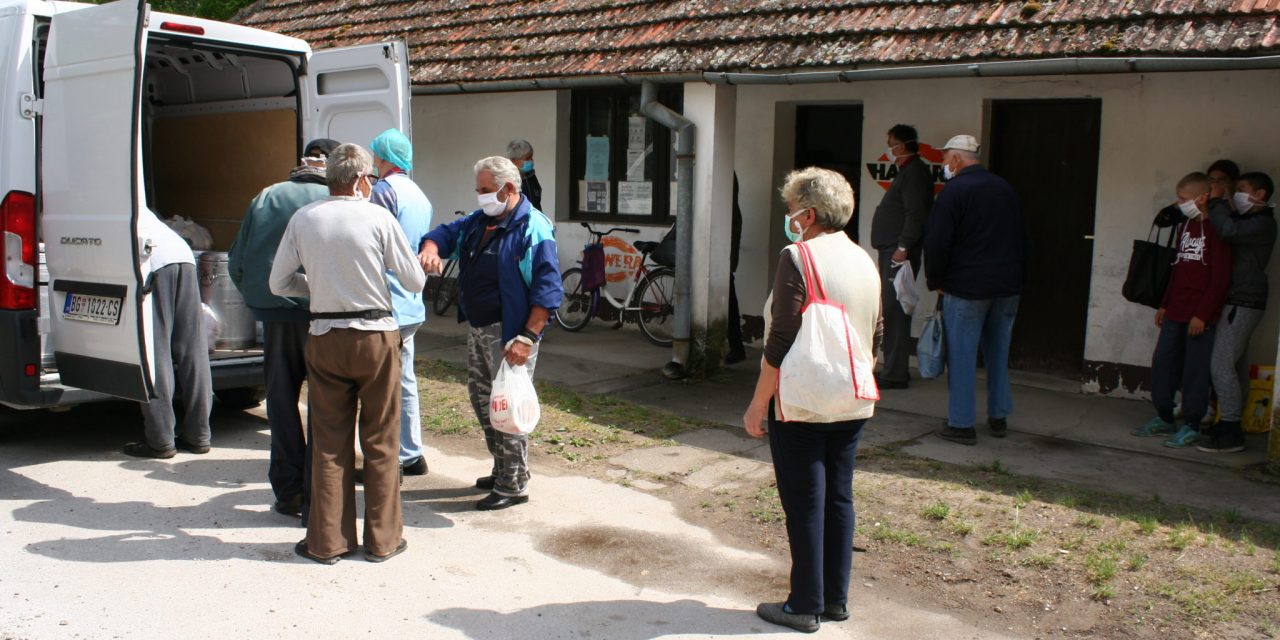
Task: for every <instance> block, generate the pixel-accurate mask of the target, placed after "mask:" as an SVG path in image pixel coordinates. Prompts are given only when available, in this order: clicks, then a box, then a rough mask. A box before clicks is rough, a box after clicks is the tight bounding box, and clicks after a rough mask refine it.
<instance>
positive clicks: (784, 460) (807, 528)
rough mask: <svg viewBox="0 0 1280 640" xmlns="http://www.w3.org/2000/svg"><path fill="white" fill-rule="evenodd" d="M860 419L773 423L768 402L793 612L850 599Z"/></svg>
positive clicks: (818, 609) (811, 610) (810, 610)
mask: <svg viewBox="0 0 1280 640" xmlns="http://www.w3.org/2000/svg"><path fill="white" fill-rule="evenodd" d="M865 423H866V420H852V421H848V422H834V423H829V424H819V423H809V422H778V420H777V419H776V418H775V417H774V413H773V407H772V405H770V408H769V450H770V452H772V454H773V473H774V477H775V478H776V479H777V481H778V497H779V498H781V500H782V510H783V512H784V513H786V516H787V540H788V542H789V543H790V545H791V594H790V595H789V596H788V597H787V605H789V606H790V608H791V611H793V612H795V613H803V614H809V613H812V614H817V613H821V612H822V610H823V608H824V607H831V606H840V605H846V604H848V602H849V571H850V569H851V567H852V565H853V525H854V511H853V466H854V455H855V454H856V453H857V451H858V439H859V438H860V437H861V436H862V425H863V424H865Z"/></svg>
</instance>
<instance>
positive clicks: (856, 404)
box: [777, 243, 880, 422]
mask: <svg viewBox="0 0 1280 640" xmlns="http://www.w3.org/2000/svg"><path fill="white" fill-rule="evenodd" d="M794 246H796V247H798V249H797V250H798V251H800V257H801V262H802V263H803V267H804V268H803V272H804V280H805V287H806V288H807V289H808V291H809V293H808V302H807V303H806V305H805V309H804V312H803V314H802V315H801V323H800V332H799V333H797V334H796V340H795V342H793V343H792V344H791V349H790V350H789V351H788V352H787V356H786V357H785V358H783V360H782V366H781V367H779V369H778V389H777V399H778V404H777V407H778V418H779V419H780V420H782V421H784V422H785V421H787V420H789V419H794V418H787V414H788V413H790V414H792V415H796V414H803V413H806V412H807V413H809V414H816V415H821V416H840V415H845V414H848V413H851V412H854V411H856V410H858V409H859V408H861V407H862V406H864V405H865V403H866V401H868V400H879V399H880V390H879V389H878V388H877V387H876V379H875V373H874V371H873V367H872V364H871V362H870V361H869V360H868V359H867V358H866V356H865V355H864V350H863V349H862V343H861V341H860V340H859V338H858V333H857V332H856V331H854V330H853V328H852V327H850V326H849V316H848V314H847V313H845V310H844V305H841V304H839V303H837V302H834V301H831V300H828V299H827V295H826V291H825V290H824V289H823V287H822V279H821V278H820V277H819V276H818V270H817V268H816V267H815V266H814V264H813V256H812V255H811V254H810V252H809V247H808V246H807V245H805V244H804V243H797V244H795V245H794ZM797 410H800V411H797Z"/></svg>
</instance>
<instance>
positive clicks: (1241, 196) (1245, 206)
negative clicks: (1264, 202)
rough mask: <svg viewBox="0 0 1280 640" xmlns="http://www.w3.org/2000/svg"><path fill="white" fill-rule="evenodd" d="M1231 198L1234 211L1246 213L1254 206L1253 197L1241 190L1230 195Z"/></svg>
mask: <svg viewBox="0 0 1280 640" xmlns="http://www.w3.org/2000/svg"><path fill="white" fill-rule="evenodd" d="M1231 200H1232V201H1233V202H1234V203H1235V205H1236V211H1239V212H1240V213H1248V212H1249V211H1250V210H1251V209H1253V208H1254V207H1255V206H1256V205H1255V204H1254V202H1253V198H1252V197H1251V196H1250V195H1249V194H1247V193H1244V192H1243V191H1237V192H1236V194H1235V195H1233V196H1231Z"/></svg>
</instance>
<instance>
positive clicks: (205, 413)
mask: <svg viewBox="0 0 1280 640" xmlns="http://www.w3.org/2000/svg"><path fill="white" fill-rule="evenodd" d="M151 304H152V305H153V307H152V309H153V316H152V317H153V320H152V325H151V331H152V338H153V340H152V343H153V344H154V348H155V363H156V366H155V372H154V373H155V391H156V397H155V398H152V399H151V402H148V403H146V404H144V405H142V424H143V433H144V435H145V436H146V440H147V446H149V447H151V448H152V449H157V450H160V451H170V450H172V449H173V448H174V438H175V437H179V438H182V439H183V440H186V441H187V442H188V443H190V444H193V445H197V446H201V445H208V444H209V440H210V431H209V411H210V409H211V408H212V407H213V374H212V372H211V371H210V370H209V338H208V336H207V335H206V334H205V331H204V313H203V311H202V310H201V307H200V280H199V279H198V278H197V277H196V266H195V265H194V264H189V263H185V262H184V263H177V264H171V265H168V266H164V267H161V268H159V269H156V270H155V272H154V273H152V274H151ZM179 389H181V390H182V398H181V400H180V402H179V404H181V405H182V424H178V419H177V415H176V414H175V413H174V410H173V401H174V395H175V392H176V391H177V390H179Z"/></svg>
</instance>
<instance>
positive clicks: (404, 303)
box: [362, 129, 432, 476]
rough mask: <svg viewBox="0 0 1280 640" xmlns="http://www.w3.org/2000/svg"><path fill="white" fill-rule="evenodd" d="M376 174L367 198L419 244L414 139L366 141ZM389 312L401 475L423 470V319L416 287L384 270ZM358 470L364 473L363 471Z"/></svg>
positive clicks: (393, 134) (396, 136)
mask: <svg viewBox="0 0 1280 640" xmlns="http://www.w3.org/2000/svg"><path fill="white" fill-rule="evenodd" d="M369 149H370V150H372V151H373V163H374V167H375V168H376V169H377V171H378V175H379V176H381V179H380V180H378V183H377V184H375V185H373V193H372V194H371V195H370V196H369V202H372V203H373V204H376V205H380V206H382V208H384V209H386V210H387V211H390V212H391V213H392V215H394V216H395V217H396V221H398V222H399V223H400V229H401V230H402V231H404V237H405V239H406V240H408V241H409V246H410V247H411V248H415V249H416V248H417V247H418V246H419V245H421V244H422V240H423V238H425V237H427V232H428V231H430V230H431V215H432V209H431V201H430V200H428V199H427V194H425V193H423V192H422V189H419V188H418V185H417V184H416V183H415V182H414V181H413V178H410V177H409V174H408V173H406V172H407V171H412V170H413V144H412V143H410V142H409V138H408V136H406V135H404V134H403V133H400V132H399V131H397V130H396V129H387V130H386V131H383V132H382V133H380V134H378V137H377V138H374V139H373V143H372V144H370V145H369ZM387 287H388V288H389V289H390V290H391V302H392V311H394V312H395V317H396V323H397V324H399V325H400V469H401V470H402V471H403V472H404V475H406V476H422V475H426V474H427V460H426V458H424V457H422V415H421V414H420V413H419V412H418V375H417V372H416V371H415V370H414V367H413V337H414V335H415V334H417V332H418V328H419V327H421V326H422V323H424V322H426V321H427V307H426V305H425V304H423V302H422V292H421V291H407V290H405V288H404V287H402V286H400V281H399V280H396V276H395V274H393V273H391V272H389V271H388V272H387ZM362 475H363V474H362Z"/></svg>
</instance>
